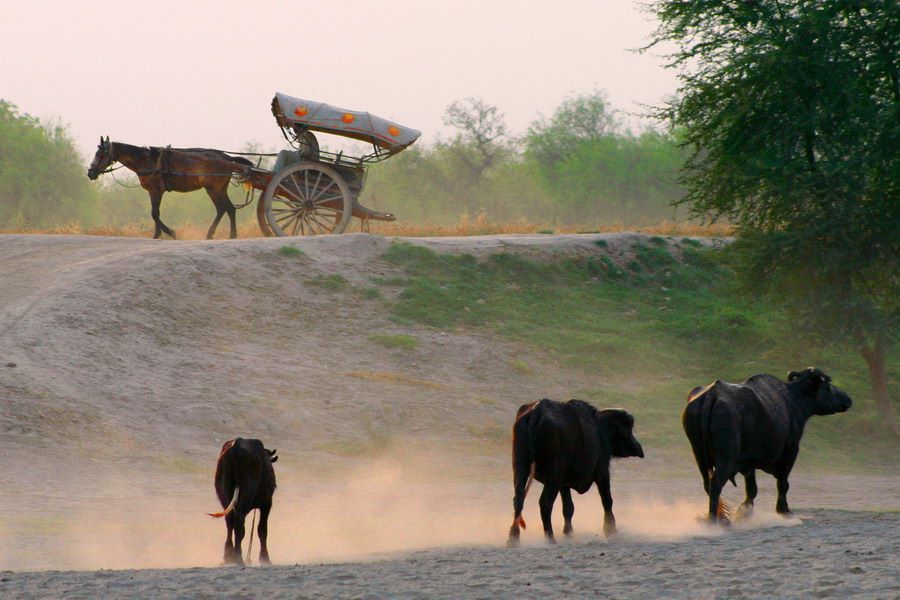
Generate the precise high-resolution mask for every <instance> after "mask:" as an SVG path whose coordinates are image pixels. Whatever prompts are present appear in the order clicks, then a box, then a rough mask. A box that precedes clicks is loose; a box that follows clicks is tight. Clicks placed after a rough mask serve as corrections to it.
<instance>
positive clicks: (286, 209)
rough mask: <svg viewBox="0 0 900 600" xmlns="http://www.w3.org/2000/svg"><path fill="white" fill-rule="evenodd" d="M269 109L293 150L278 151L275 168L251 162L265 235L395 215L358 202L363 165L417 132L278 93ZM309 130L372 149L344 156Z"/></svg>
mask: <svg viewBox="0 0 900 600" xmlns="http://www.w3.org/2000/svg"><path fill="white" fill-rule="evenodd" d="M272 114H273V115H274V116H275V121H276V122H277V123H278V126H279V127H280V128H281V131H282V133H283V134H284V136H285V138H286V139H287V140H288V142H289V143H290V144H291V145H292V146H293V147H294V149H295V150H294V151H293V152H291V151H282V152H281V153H280V154H279V156H278V161H277V162H276V164H275V170H274V171H268V170H263V169H257V168H251V170H250V173H249V174H248V176H247V181H248V182H249V183H250V184H251V185H252V186H253V187H254V188H256V189H257V190H260V191H262V197H261V198H260V200H259V202H258V203H257V208H256V216H257V220H258V221H259V228H260V230H261V231H262V232H263V233H264V234H265V235H273V234H274V235H279V236H283V235H315V234H320V233H342V232H343V231H344V230H345V229H346V228H347V225H348V224H349V222H350V219H351V218H352V217H356V218H358V219H359V220H360V228H361V229H362V230H363V231H366V230H368V224H369V220H370V219H374V220H376V221H393V220H394V219H395V217H394V215H392V214H390V213H386V212H379V211H375V210H371V209H369V208H366V207H365V206H363V205H361V204H360V203H359V195H360V193H362V189H363V186H364V185H365V182H366V166H367V165H368V164H369V163H373V162H378V161H382V160H385V159H386V158H389V157H391V156H393V155H395V154H397V153H398V152H400V151H402V150H403V149H405V148H406V147H407V146H409V145H411V144H412V143H413V142H415V141H416V139H418V137H419V135H420V132H419V131H416V130H415V129H410V128H408V127H403V126H402V125H399V124H397V123H393V122H391V121H388V120H386V119H382V118H380V117H377V116H375V115H372V114H369V113H365V112H356V111H349V110H344V109H342V108H337V107H335V106H329V105H328V104H324V103H322V102H311V101H308V100H302V99H300V98H294V97H291V96H288V95H286V94H281V93H278V94H276V95H275V97H274V98H273V99H272ZM312 132H322V133H330V134H334V135H339V136H343V137H348V138H353V139H356V140H360V141H363V142H367V143H369V144H371V145H372V152H371V153H369V154H364V155H362V156H358V157H353V156H346V155H344V154H343V153H342V152H337V153H335V152H328V151H325V150H322V149H320V148H319V144H318V141H317V140H316V138H315V135H313V133H312Z"/></svg>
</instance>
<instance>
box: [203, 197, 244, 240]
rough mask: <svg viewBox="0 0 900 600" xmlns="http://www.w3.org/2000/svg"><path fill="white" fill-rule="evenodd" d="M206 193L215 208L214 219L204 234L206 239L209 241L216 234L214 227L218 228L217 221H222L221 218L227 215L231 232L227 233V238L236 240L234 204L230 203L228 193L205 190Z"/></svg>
mask: <svg viewBox="0 0 900 600" xmlns="http://www.w3.org/2000/svg"><path fill="white" fill-rule="evenodd" d="M206 191H207V193H208V194H209V198H210V200H212V202H213V204H214V205H215V207H216V218H215V219H213V222H212V225H210V226H209V231H207V232H206V239H208V240H211V239H212V238H213V236H214V235H215V234H216V227H218V226H219V221H221V220H222V216H223V215H224V214H225V213H228V219H229V221H230V222H231V231H230V232H229V235H228V237H229V238H231V239H234V238H236V237H237V224H236V223H235V217H236V212H237V211H236V210H235V208H234V204H232V203H231V199H230V198H229V197H228V191H227V190H225V189H207V190H206Z"/></svg>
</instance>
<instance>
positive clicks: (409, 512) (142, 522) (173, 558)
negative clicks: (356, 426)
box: [0, 449, 800, 570]
mask: <svg viewBox="0 0 900 600" xmlns="http://www.w3.org/2000/svg"><path fill="white" fill-rule="evenodd" d="M453 458H454V457H453V456H452V455H449V454H448V453H446V452H441V453H438V452H434V453H432V454H428V453H423V451H422V450H421V449H416V450H415V451H414V452H408V453H404V452H402V451H400V450H396V449H394V450H389V451H386V452H384V453H382V454H380V455H379V456H377V457H374V458H369V459H354V460H353V461H352V462H351V463H350V465H349V466H348V465H342V466H337V467H335V468H334V469H333V470H332V472H331V473H330V474H329V475H327V476H322V474H321V473H315V474H311V473H308V472H304V471H302V470H294V469H292V468H287V469H279V468H278V467H279V465H280V464H281V463H278V464H276V465H275V466H276V473H277V476H278V482H279V487H278V490H277V491H276V494H275V502H274V506H273V510H272V514H271V516H270V520H269V539H268V545H269V552H270V555H271V558H272V561H273V562H274V563H275V564H295V563H326V562H327V563H333V562H344V561H366V560H374V559H379V558H384V557H386V556H389V555H392V554H396V553H403V552H409V551H415V550H423V549H429V548H439V547H444V548H445V547H454V546H492V547H503V546H504V545H505V543H506V534H507V529H508V527H509V523H510V521H511V516H512V502H511V498H512V483H511V474H510V473H509V472H508V470H509V469H508V467H505V468H501V466H500V465H499V464H498V465H496V467H491V466H485V463H475V462H473V463H470V464H468V465H467V464H459V463H458V462H456V461H454V460H453ZM618 477H619V479H620V483H621V484H622V485H623V486H624V487H626V488H627V490H626V491H623V493H622V494H621V495H620V497H616V500H617V503H616V506H615V513H616V517H617V520H618V527H619V533H618V535H617V536H615V537H614V538H611V539H610V540H609V541H611V542H612V543H620V542H624V543H628V542H640V541H674V540H680V539H684V538H688V537H697V536H721V535H727V534H728V531H727V530H724V529H722V528H720V527H717V526H710V525H709V524H707V523H706V522H705V521H704V520H703V513H704V511H705V505H704V503H703V502H702V497H700V496H698V497H697V498H696V501H691V502H687V501H681V500H679V501H675V502H669V501H662V500H656V499H654V494H659V493H660V491H661V490H660V489H658V488H657V489H652V490H648V489H642V488H645V487H646V486H641V485H638V486H637V487H636V486H635V484H634V483H628V480H627V475H626V474H624V473H620V474H619V475H618ZM616 483H617V481H616V480H614V482H613V484H614V488H613V493H614V496H616ZM540 489H541V488H540V484H536V485H535V486H534V487H533V488H532V490H531V493H530V494H529V496H528V498H527V500H526V509H525V513H524V515H525V518H526V520H527V521H528V525H529V527H528V529H527V530H526V531H524V532H523V534H522V543H523V545H525V546H540V545H543V544H545V543H546V542H545V541H544V536H543V533H542V530H541V522H540V517H539V513H538V508H537V499H538V497H539V495H540ZM136 491H137V493H136ZM574 499H575V506H576V513H575V517H574V525H575V535H574V536H572V537H571V538H565V537H564V536H562V535H561V532H562V524H563V519H562V515H561V502H559V501H557V503H556V506H555V510H554V527H555V530H556V532H557V539H558V540H559V541H560V543H567V544H573V543H574V544H580V543H606V542H607V538H605V536H604V535H603V533H602V521H603V519H602V514H603V512H602V506H601V504H600V500H599V497H598V495H597V494H596V492H595V490H592V491H591V492H588V493H587V494H585V495H583V496H578V495H575V496H574ZM35 501H36V502H38V503H40V504H34V505H31V506H29V507H28V510H27V511H26V514H25V516H24V517H22V518H21V519H11V518H6V519H4V520H3V523H4V524H5V526H4V527H3V528H2V529H0V551H2V555H3V556H4V563H6V564H5V565H4V567H5V568H11V569H20V570H44V569H75V570H81V569H87V570H96V569H144V568H184V567H212V566H217V565H220V564H221V557H222V551H223V545H224V541H225V525H224V522H223V520H220V519H211V518H209V517H208V516H206V514H205V513H206V512H210V511H212V510H216V509H218V508H219V505H218V503H217V500H216V498H215V494H214V491H213V485H212V474H211V473H210V474H209V475H208V476H204V477H200V476H199V475H195V476H191V477H190V478H188V479H185V478H181V479H180V480H176V479H171V480H169V481H164V480H159V479H156V478H152V479H151V478H150V477H149V476H146V477H142V476H140V475H137V476H132V477H129V478H127V479H124V478H119V479H112V478H110V479H106V480H96V479H95V480H91V481H87V482H82V483H81V484H80V487H79V488H77V489H73V491H72V494H71V495H70V496H67V497H57V498H51V499H49V500H47V499H44V500H39V499H38V498H37V497H35ZM253 520H254V516H253V514H251V515H250V516H248V518H247V528H248V537H247V538H245V540H244V548H243V549H244V554H245V556H246V554H247V549H248V545H249V542H250V540H249V535H250V534H249V528H250V524H251V523H252V522H253ZM798 523H800V520H799V519H793V520H786V519H783V518H782V517H780V516H777V515H774V514H768V513H766V512H765V511H761V510H760V509H757V512H756V514H754V515H753V516H752V518H750V519H748V520H745V521H738V522H736V523H735V525H734V526H733V529H735V530H740V529H745V528H754V527H771V526H776V525H792V524H798ZM12 540H17V543H16V545H15V547H12V545H11V542H12ZM252 544H253V547H252V555H251V557H250V564H256V563H257V559H258V555H259V540H258V539H257V538H256V534H255V531H254V537H253V540H252Z"/></svg>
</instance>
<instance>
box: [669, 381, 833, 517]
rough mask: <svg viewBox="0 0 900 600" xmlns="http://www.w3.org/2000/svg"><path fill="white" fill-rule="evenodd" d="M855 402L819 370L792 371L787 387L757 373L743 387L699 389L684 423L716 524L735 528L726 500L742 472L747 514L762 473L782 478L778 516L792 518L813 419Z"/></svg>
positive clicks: (721, 383) (726, 385)
mask: <svg viewBox="0 0 900 600" xmlns="http://www.w3.org/2000/svg"><path fill="white" fill-rule="evenodd" d="M850 404H851V401H850V397H849V396H848V395H847V394H846V393H844V392H843V391H841V390H839V389H838V388H836V387H834V386H833V385H831V378H830V377H829V376H828V375H826V374H825V373H823V372H822V371H820V370H819V369H815V368H812V367H810V368H808V369H805V370H803V371H799V372H798V371H791V372H790V373H788V376H787V383H785V382H783V381H781V380H780V379H778V378H777V377H774V376H772V375H754V376H753V377H751V378H750V379H748V380H747V381H745V382H744V383H742V384H734V383H726V382H724V381H715V382H714V383H711V384H710V385H708V386H707V387H705V388H694V390H693V391H691V394H690V396H689V397H688V404H687V407H685V409H684V413H683V415H682V424H683V425H684V431H685V433H686V434H687V437H688V439H689V440H690V442H691V448H693V450H694V458H696V460H697V466H698V467H699V468H700V475H701V476H702V477H703V489H704V490H706V493H707V494H708V495H709V518H710V520H712V521H715V520H716V519H717V518H720V519H722V520H723V522H727V520H728V518H727V515H726V514H725V512H724V511H723V510H722V507H720V504H719V497H720V495H721V493H722V487H723V486H724V485H725V482H726V481H728V480H731V483H733V484H734V483H735V481H734V478H735V476H736V475H737V474H738V473H740V474H742V475H743V476H744V483H745V484H746V488H747V497H746V499H745V500H744V503H743V505H742V506H741V508H742V510H744V511H749V510H751V509H752V508H753V499H754V498H755V497H756V469H762V470H763V471H765V472H766V473H771V474H772V475H774V476H775V480H776V482H777V487H778V500H777V502H776V504H775V510H776V511H777V512H779V513H781V514H790V509H789V508H788V503H787V492H788V475H790V473H791V468H792V467H793V466H794V461H795V460H796V459H797V452H798V451H799V450H800V438H801V436H802V435H803V427H804V426H805V425H806V421H807V420H808V419H809V418H810V417H811V416H813V415H832V414H835V413H839V412H844V411H846V410H847V409H848V408H850ZM735 485H736V484H735Z"/></svg>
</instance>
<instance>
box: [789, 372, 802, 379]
mask: <svg viewBox="0 0 900 600" xmlns="http://www.w3.org/2000/svg"><path fill="white" fill-rule="evenodd" d="M798 377H800V373H799V372H798V371H790V372H789V373H788V376H787V380H788V381H794V380H795V379H797V378H798Z"/></svg>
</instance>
